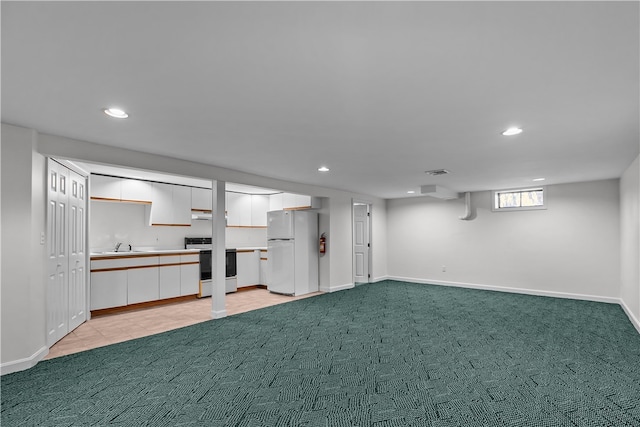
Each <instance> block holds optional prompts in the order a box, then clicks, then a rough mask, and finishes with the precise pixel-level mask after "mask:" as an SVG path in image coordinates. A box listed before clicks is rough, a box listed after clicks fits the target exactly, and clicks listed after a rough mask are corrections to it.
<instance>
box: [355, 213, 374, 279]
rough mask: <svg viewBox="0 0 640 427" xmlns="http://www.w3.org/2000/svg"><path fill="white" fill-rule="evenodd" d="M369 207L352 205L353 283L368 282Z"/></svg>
mask: <svg viewBox="0 0 640 427" xmlns="http://www.w3.org/2000/svg"><path fill="white" fill-rule="evenodd" d="M369 215H370V214H369V205H368V204H364V203H354V204H353V281H354V283H367V282H369V278H370V273H369V249H370V241H369V227H370V226H369Z"/></svg>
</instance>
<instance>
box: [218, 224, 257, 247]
mask: <svg viewBox="0 0 640 427" xmlns="http://www.w3.org/2000/svg"><path fill="white" fill-rule="evenodd" d="M225 238H226V239H225V240H226V245H227V248H248V247H266V246H267V229H266V228H236V227H227V228H226V229H225Z"/></svg>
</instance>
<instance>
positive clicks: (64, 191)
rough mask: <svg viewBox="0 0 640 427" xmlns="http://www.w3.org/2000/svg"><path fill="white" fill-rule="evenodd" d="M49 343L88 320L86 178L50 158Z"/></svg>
mask: <svg viewBox="0 0 640 427" xmlns="http://www.w3.org/2000/svg"><path fill="white" fill-rule="evenodd" d="M47 176H48V179H47V258H48V259H47V345H48V346H49V347H51V346H52V345H53V344H55V343H56V342H57V341H59V340H60V339H62V338H63V337H64V336H65V335H67V334H68V333H69V332H71V331H72V330H73V329H75V328H77V327H78V326H80V325H81V324H82V323H83V322H84V321H86V320H87V293H86V292H87V283H86V277H87V266H86V263H87V260H86V257H87V253H86V242H87V238H86V233H87V230H86V218H87V185H86V178H85V177H82V176H81V175H79V174H77V173H75V172H73V171H71V170H69V169H67V168H66V167H64V166H62V165H61V164H59V163H57V162H55V161H53V160H51V159H49V161H48V171H47Z"/></svg>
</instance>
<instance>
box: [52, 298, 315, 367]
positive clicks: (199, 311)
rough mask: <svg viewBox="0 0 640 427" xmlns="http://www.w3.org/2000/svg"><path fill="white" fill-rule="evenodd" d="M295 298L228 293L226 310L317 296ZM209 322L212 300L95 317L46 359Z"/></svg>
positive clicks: (250, 308)
mask: <svg viewBox="0 0 640 427" xmlns="http://www.w3.org/2000/svg"><path fill="white" fill-rule="evenodd" d="M320 294H321V292H314V293H312V294H307V295H301V296H298V297H292V296H286V295H278V294H272V293H271V292H269V291H267V290H266V289H252V290H249V291H242V292H236V293H232V294H227V296H226V298H225V308H226V310H227V315H229V316H231V315H234V314H238V313H244V312H245V311H251V310H256V309H258V308H262V307H269V306H271V305H276V304H283V303H286V302H290V301H295V300H297V299H302V298H308V297H313V296H316V295H320ZM207 320H211V298H202V299H195V300H193V301H187V302H179V303H175V304H168V305H164V306H159V307H150V308H143V309H138V310H134V311H129V312H125V313H118V314H109V315H104V316H99V317H94V318H92V319H91V320H89V321H87V322H85V323H83V324H82V325H80V326H79V327H78V328H76V329H75V330H74V331H73V332H71V333H70V334H68V335H67V336H66V337H64V338H63V339H61V340H60V341H58V342H57V343H56V344H54V345H53V347H51V348H50V349H49V354H48V355H47V356H46V357H45V359H52V358H54V357H60V356H64V355H67V354H73V353H78V352H80V351H85V350H90V349H92V348H96V347H102V346H105V345H109V344H115V343H118V342H122V341H128V340H131V339H134V338H140V337H145V336H148V335H153V334H158V333H160V332H165V331H170V330H172V329H177V328H181V327H183V326H189V325H193V324H195V323H200V322H204V321H207Z"/></svg>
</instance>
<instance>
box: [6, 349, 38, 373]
mask: <svg viewBox="0 0 640 427" xmlns="http://www.w3.org/2000/svg"><path fill="white" fill-rule="evenodd" d="M47 354H49V348H48V347H46V346H45V347H42V348H40V349H39V350H38V351H36V352H35V353H33V354H32V355H31V356H29V357H26V358H24V359H18V360H12V361H10V362H5V363H0V375H5V374H10V373H12V372H18V371H24V370H25V369H29V368H33V367H34V366H36V364H37V363H38V362H39V361H41V360H42V359H44V357H45V356H46V355H47Z"/></svg>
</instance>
